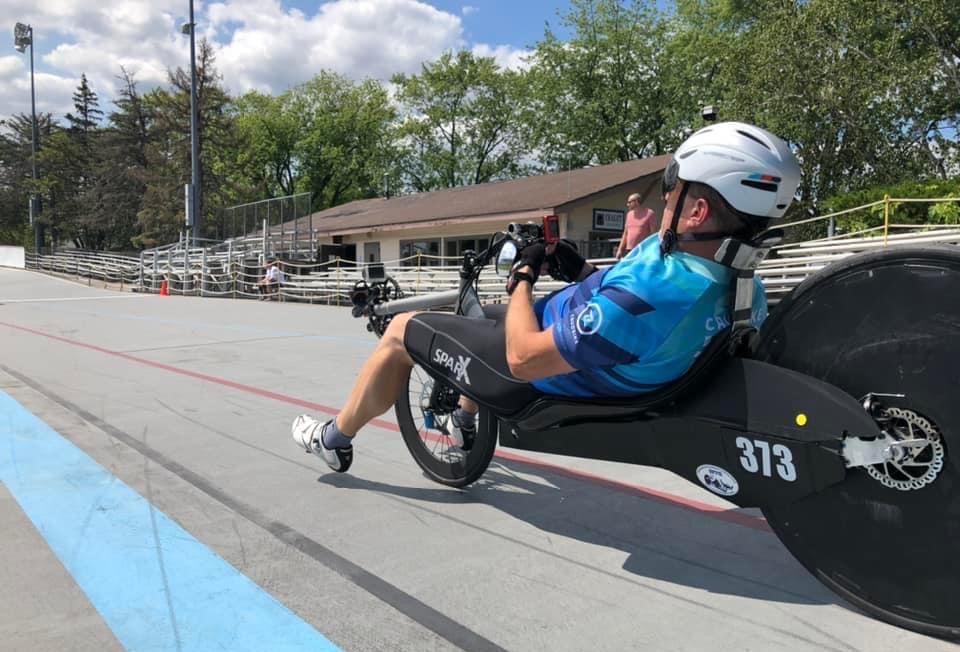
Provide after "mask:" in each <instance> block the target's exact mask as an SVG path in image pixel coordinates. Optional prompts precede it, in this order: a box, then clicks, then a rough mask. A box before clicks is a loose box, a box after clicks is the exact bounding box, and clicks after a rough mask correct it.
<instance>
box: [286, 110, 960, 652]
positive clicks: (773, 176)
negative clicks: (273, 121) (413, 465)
mask: <svg viewBox="0 0 960 652" xmlns="http://www.w3.org/2000/svg"><path fill="white" fill-rule="evenodd" d="M798 179H799V169H798V168H797V166H796V162H795V160H794V159H793V156H792V154H790V152H789V149H787V147H786V145H785V144H784V143H783V142H782V141H781V140H779V139H778V138H776V137H775V136H773V135H772V134H769V133H768V132H766V131H764V130H762V129H758V128H756V127H753V126H750V125H743V124H740V123H723V124H719V125H713V126H711V127H707V128H705V129H703V130H701V131H700V132H697V133H696V134H694V135H693V136H692V137H691V138H690V139H688V140H687V141H686V142H685V143H684V144H683V145H681V147H680V148H679V149H678V151H677V153H676V155H675V157H674V160H673V162H672V163H671V165H670V166H669V167H668V168H667V170H666V172H665V174H664V194H665V196H666V208H665V209H664V223H663V225H662V227H661V231H660V233H659V234H657V235H654V236H651V238H650V239H648V240H647V241H645V242H644V243H643V244H642V245H641V246H640V247H638V248H637V250H635V251H634V252H632V253H631V254H630V255H629V256H627V257H626V258H624V260H623V261H621V262H619V263H618V264H617V265H615V266H613V267H610V268H607V269H606V270H602V271H597V270H593V269H592V266H590V265H588V264H585V263H583V261H582V258H580V257H579V255H578V254H576V252H575V250H574V249H573V248H572V247H570V246H569V244H567V243H563V242H556V240H557V235H558V234H557V233H556V228H555V227H556V224H555V223H553V222H547V223H546V224H545V226H544V228H542V229H541V228H537V227H535V226H531V225H512V226H511V228H510V229H508V232H506V233H500V234H497V235H496V236H495V237H494V238H493V241H492V242H493V243H492V244H491V246H490V247H489V248H488V249H487V250H486V251H483V252H480V253H473V252H467V253H466V254H465V255H464V259H463V265H462V268H461V274H460V276H461V281H460V287H459V289H458V290H452V291H450V292H443V293H437V294H434V295H427V296H421V297H413V298H401V296H402V295H401V292H400V289H399V288H398V287H397V286H396V284H395V283H393V282H392V281H391V280H390V279H388V278H380V279H370V280H369V281H363V282H359V283H358V285H357V287H356V288H355V292H354V305H355V307H354V314H355V315H356V316H364V317H367V318H368V320H369V321H368V329H370V330H372V331H374V332H375V333H376V334H377V335H378V336H381V342H380V345H379V346H378V349H377V352H375V353H374V356H373V357H371V359H370V360H369V361H368V363H367V365H365V367H364V369H363V370H362V371H361V376H360V378H358V381H357V387H355V390H354V395H352V397H351V401H348V404H347V406H346V407H345V408H344V411H343V412H341V414H340V415H338V417H337V419H336V420H333V421H330V422H328V423H327V424H319V422H316V421H311V420H307V421H302V420H303V419H305V417H300V418H299V419H298V421H297V422H295V424H294V438H295V439H296V440H297V441H298V442H299V443H301V444H302V445H304V446H305V447H306V449H307V450H308V451H310V452H313V453H316V454H319V455H321V456H322V457H323V458H324V459H325V460H326V461H327V463H328V464H329V465H330V466H331V468H334V469H335V470H340V471H343V470H346V468H347V467H348V466H349V464H350V461H351V460H352V447H351V446H350V442H351V439H350V438H351V437H352V435H354V434H356V431H357V429H358V428H359V426H360V425H362V424H363V423H365V421H364V420H367V421H368V420H369V419H370V418H372V416H370V415H371V414H372V412H374V411H376V409H380V408H381V407H382V408H383V409H387V407H388V406H389V404H390V403H392V402H394V401H395V410H396V415H397V420H398V423H399V425H400V428H401V432H402V435H403V438H404V441H405V442H406V445H407V447H408V448H409V450H410V452H411V454H412V455H413V457H414V459H415V460H416V462H417V463H418V464H419V465H420V467H421V468H422V469H423V470H424V471H425V472H426V474H427V475H428V476H429V477H430V478H432V479H433V480H435V481H437V482H440V483H442V484H446V485H450V486H465V485H467V484H469V483H471V482H473V481H474V480H476V479H477V478H479V477H480V476H481V475H482V474H483V472H484V471H485V469H486V468H487V466H488V464H489V463H490V460H491V458H492V456H493V454H494V450H495V448H496V446H497V444H498V443H499V445H501V446H506V447H511V448H519V449H526V450H535V451H543V452H549V453H557V454H563V455H572V456H577V457H585V458H593V459H603V460H612V461H617V462H627V463H633V464H644V465H652V466H658V467H662V468H665V469H669V470H671V471H673V472H675V473H677V474H679V475H681V476H684V477H686V478H687V479H689V480H690V481H692V482H694V483H697V484H700V485H701V486H703V487H705V488H706V489H707V490H709V491H712V492H714V493H715V494H718V495H720V496H723V497H724V498H726V499H727V500H729V501H731V502H733V503H735V504H737V505H739V506H742V507H760V508H761V509H762V511H763V513H764V515H765V516H766V518H767V521H768V523H769V524H770V526H771V528H772V529H773V531H774V532H775V533H776V535H777V536H778V537H779V538H780V539H781V541H782V542H783V543H784V544H785V545H786V547H787V548H788V549H789V550H790V551H791V553H793V555H794V556H795V557H796V558H797V559H798V560H799V561H800V562H801V563H802V564H803V565H804V566H805V567H806V568H807V569H808V570H810V571H811V572H812V573H813V574H814V575H815V576H816V577H817V578H818V579H819V580H821V581H822V582H823V583H824V584H826V585H827V586H828V587H829V588H830V589H832V590H833V591H835V592H836V593H838V594H839V595H841V596H843V597H844V598H846V599H848V600H849V601H850V602H852V603H853V604H855V605H857V606H858V607H860V608H862V609H864V610H865V611H867V612H869V613H870V614H872V615H873V616H875V617H878V618H880V619H882V620H886V621H888V622H891V623H894V624H896V625H899V626H902V627H906V628H909V629H913V630H917V631H920V632H924V633H927V634H932V635H936V636H942V637H947V638H954V639H957V638H960V603H958V602H957V601H956V600H954V599H953V596H954V594H955V593H956V591H957V589H958V588H960V567H958V562H957V561H956V558H955V555H954V551H955V549H956V544H957V542H958V541H960V486H958V481H960V469H958V467H957V464H956V463H955V462H954V461H953V459H954V458H951V456H950V455H949V451H950V449H951V447H953V446H960V441H957V440H958V437H960V406H958V405H957V401H956V400H955V398H954V394H955V393H956V391H957V388H958V386H960V382H958V381H960V294H958V293H957V292H956V288H957V287H958V283H960V254H958V253H957V251H956V249H954V248H950V247H945V248H898V249H887V250H883V251H879V252H875V253H866V254H861V255H856V256H851V257H849V258H846V259H844V260H843V261H842V262H839V263H835V264H833V265H831V266H830V267H828V268H827V269H824V270H822V271H821V272H818V273H816V274H814V275H813V276H811V277H810V278H809V279H807V280H806V281H805V282H804V283H802V284H801V285H800V286H798V287H797V288H796V289H795V290H794V291H793V292H792V293H791V294H790V295H789V296H787V297H786V298H785V299H784V300H783V301H782V302H781V303H780V304H779V305H778V306H777V307H776V309H775V310H774V311H773V313H772V314H771V315H770V317H769V318H767V319H766V320H765V321H763V317H764V314H765V312H766V304H765V300H764V299H763V294H762V289H761V291H760V292H758V291H757V288H758V287H760V286H759V284H758V282H757V281H756V280H755V278H754V270H755V269H756V267H757V265H758V264H759V262H760V261H761V260H762V259H763V257H764V255H765V254H766V251H767V249H768V248H769V246H770V245H771V244H772V243H773V242H774V241H775V240H776V237H777V233H776V232H773V231H769V230H767V231H763V229H764V228H766V227H767V226H768V224H767V222H768V219H769V218H779V217H781V216H782V215H783V213H784V212H785V210H786V208H787V205H788V204H789V202H790V198H791V197H792V195H793V193H794V192H795V189H796V187H797V183H798ZM718 207H720V209H719V210H717V209H718ZM718 213H719V217H718ZM727 218H730V219H729V220H728V219H727ZM751 218H753V219H754V220H756V222H755V223H754V224H753V226H752V227H750V228H746V227H744V226H743V220H745V219H751ZM738 227H739V228H738ZM493 262H496V265H497V268H498V271H499V272H502V273H504V274H508V275H509V280H508V289H509V290H511V291H512V294H511V298H510V303H509V306H508V307H507V309H506V314H504V310H503V307H502V306H492V307H490V306H488V307H484V306H481V305H480V303H479V300H478V296H477V290H476V287H477V281H478V278H479V276H480V271H481V270H482V269H483V267H484V266H485V265H487V264H489V263H493ZM542 268H549V269H550V271H551V273H552V274H553V275H554V276H555V277H557V278H559V279H562V280H566V281H575V282H574V283H572V284H571V285H570V286H568V287H567V288H564V289H563V290H560V291H559V292H557V293H554V294H553V295H551V296H550V297H547V298H545V299H541V300H540V301H538V302H536V303H534V302H533V299H532V293H531V288H532V286H533V284H534V283H535V282H536V280H537V278H538V275H539V272H540V271H541V269H542ZM718 304H722V305H720V307H721V308H724V307H726V309H725V310H720V312H719V313H718V311H717V307H718ZM450 305H452V306H454V308H455V311H454V312H455V314H446V313H437V312H434V313H417V314H415V315H410V314H408V311H411V310H425V309H429V308H437V307H441V306H450ZM401 313H403V314H401ZM761 321H763V323H762V326H760V327H759V330H758V328H757V326H758V324H759V322H761ZM710 324H712V325H713V326H712V328H713V330H711V326H710ZM718 324H719V325H720V326H721V328H719V329H718V328H716V327H717V325H718ZM697 337H699V338H700V339H699V341H698V340H697ZM705 338H706V339H708V343H707V344H706V345H705V346H704V339H705ZM536 346H542V347H544V351H546V352H542V351H541V352H539V353H538V351H537V350H535V347H536ZM531 347H534V350H531ZM550 347H553V348H552V349H550ZM701 349H702V350H701ZM538 355H539V357H538ZM585 356H591V357H592V359H594V360H599V361H600V362H599V363H598V364H596V365H595V366H590V365H589V364H586V363H585V362H584V360H585ZM374 373H385V374H386V375H384V376H382V377H383V378H385V379H386V380H384V381H383V382H384V383H385V385H384V386H383V387H386V389H384V388H383V387H381V389H380V390H376V391H374V390H365V389H363V386H362V384H361V383H363V382H364V381H365V380H369V378H372V377H377V378H380V377H381V376H372V375H370V376H369V377H368V376H366V375H365V374H374ZM640 390H645V391H640ZM377 391H379V394H377ZM371 392H372V393H373V394H374V396H373V398H371ZM391 394H392V395H391ZM468 407H469V408H472V409H473V410H474V411H478V419H477V421H476V422H475V423H471V422H469V419H465V418H464V416H463V415H464V414H469V413H470V411H471V410H470V409H467V408H468ZM381 411H382V410H381ZM471 426H472V427H471ZM328 434H329V435H332V436H331V438H330V439H329V440H328ZM339 437H342V438H339Z"/></svg>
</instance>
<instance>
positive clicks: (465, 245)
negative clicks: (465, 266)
mask: <svg viewBox="0 0 960 652" xmlns="http://www.w3.org/2000/svg"><path fill="white" fill-rule="evenodd" d="M489 246H490V238H489V237H487V236H479V235H468V236H463V237H456V238H447V239H446V240H445V241H444V249H445V252H444V255H446V256H447V257H448V258H459V257H460V256H462V255H463V252H464V251H466V250H467V249H472V250H473V251H476V252H481V251H483V250H484V249H486V248H487V247H489ZM447 263H448V264H450V263H451V261H447Z"/></svg>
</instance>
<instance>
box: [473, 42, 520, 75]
mask: <svg viewBox="0 0 960 652" xmlns="http://www.w3.org/2000/svg"><path fill="white" fill-rule="evenodd" d="M471 51H472V52H473V53H474V54H475V55H477V56H481V57H493V58H494V59H495V60H496V62H497V64H498V65H499V66H500V67H501V68H507V69H509V70H526V69H527V68H529V67H530V62H529V61H528V60H527V58H528V57H529V56H530V55H531V54H532V50H524V49H522V48H515V47H513V46H511V45H496V46H490V45H487V44H486V43H477V44H476V45H474V46H473V48H472V50H471Z"/></svg>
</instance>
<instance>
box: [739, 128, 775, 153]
mask: <svg viewBox="0 0 960 652" xmlns="http://www.w3.org/2000/svg"><path fill="white" fill-rule="evenodd" d="M737 133H738V134H740V135H741V136H743V137H745V138H749V139H750V140H753V141H755V142H758V143H760V144H761V145H763V147H764V148H766V149H770V146H769V145H767V144H766V143H765V142H763V141H762V140H760V139H759V138H757V137H756V136H754V135H753V134H751V133H750V132H748V131H743V130H742V129H737Z"/></svg>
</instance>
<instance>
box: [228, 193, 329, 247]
mask: <svg viewBox="0 0 960 652" xmlns="http://www.w3.org/2000/svg"><path fill="white" fill-rule="evenodd" d="M312 213H313V211H312V206H311V200H310V193H308V192H302V193H298V194H296V195H288V196H286V197H274V198H271V199H262V200H260V201H255V202H250V203H247V204H240V205H238V206H230V207H229V208H224V209H221V210H220V211H219V212H218V215H217V230H216V236H217V239H218V240H228V239H231V238H240V237H243V236H256V235H258V234H259V235H262V234H263V226H264V223H266V226H267V230H268V232H269V233H270V237H271V240H276V239H277V238H278V237H279V239H280V243H279V244H280V248H281V249H284V250H287V251H294V252H298V251H300V250H302V251H303V252H304V253H308V252H310V253H312V252H315V251H316V246H315V242H314V240H315V238H314V235H313V215H312Z"/></svg>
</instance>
